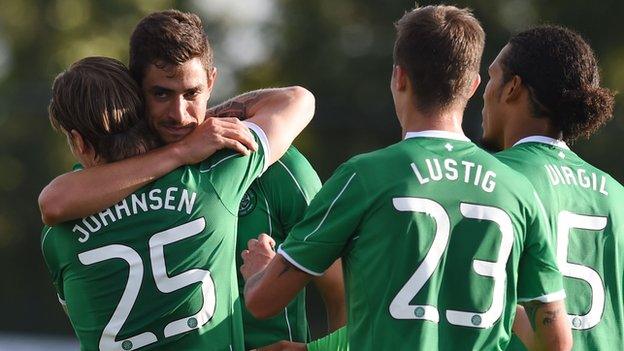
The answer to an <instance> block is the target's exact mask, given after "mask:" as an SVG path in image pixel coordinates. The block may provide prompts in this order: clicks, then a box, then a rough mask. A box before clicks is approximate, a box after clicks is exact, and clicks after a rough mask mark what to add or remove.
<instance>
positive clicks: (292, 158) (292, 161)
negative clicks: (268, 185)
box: [260, 146, 318, 181]
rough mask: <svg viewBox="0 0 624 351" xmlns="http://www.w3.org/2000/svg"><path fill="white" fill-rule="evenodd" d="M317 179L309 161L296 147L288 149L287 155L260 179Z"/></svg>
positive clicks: (270, 167)
mask: <svg viewBox="0 0 624 351" xmlns="http://www.w3.org/2000/svg"><path fill="white" fill-rule="evenodd" d="M307 177H316V178H318V175H317V174H316V171H315V170H314V167H312V165H311V164H310V162H309V161H308V159H307V158H306V157H305V156H304V155H303V154H302V153H301V152H300V151H299V150H297V148H295V147H294V146H291V147H289V148H288V150H287V151H286V153H285V154H284V155H283V156H282V157H281V158H280V159H279V160H277V161H276V162H275V163H274V164H272V165H271V166H269V168H268V169H267V170H266V172H264V174H263V175H262V176H261V177H260V179H263V180H266V179H275V180H278V181H279V180H281V179H288V178H294V179H305V178H307Z"/></svg>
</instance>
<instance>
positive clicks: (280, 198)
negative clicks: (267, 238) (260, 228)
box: [261, 147, 321, 233]
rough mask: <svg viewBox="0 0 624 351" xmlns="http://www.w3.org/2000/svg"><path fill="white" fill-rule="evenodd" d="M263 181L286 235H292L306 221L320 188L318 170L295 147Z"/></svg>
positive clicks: (263, 177) (289, 150) (271, 204)
mask: <svg viewBox="0 0 624 351" xmlns="http://www.w3.org/2000/svg"><path fill="white" fill-rule="evenodd" d="M261 181H262V183H263V185H264V188H265V189H266V190H267V192H268V194H267V195H268V197H269V198H268V199H267V200H268V201H269V204H270V207H271V208H274V209H275V212H276V213H275V214H276V216H277V218H278V219H279V223H280V225H281V226H282V232H283V233H288V232H290V230H291V229H292V228H293V227H294V225H295V224H297V223H299V222H300V221H301V220H302V219H303V216H304V214H305V211H306V209H307V208H308V205H309V204H310V202H311V201H312V199H313V198H314V196H315V195H316V193H318V191H319V190H320V189H321V180H320V179H319V177H318V175H317V174H316V171H315V170H314V168H312V165H310V163H309V162H308V160H306V159H305V157H304V156H303V155H302V154H301V153H299V151H297V149H295V148H294V147H290V149H288V151H287V152H286V154H285V155H284V156H283V157H282V158H281V159H279V160H278V161H277V162H276V163H275V164H273V166H271V167H270V168H269V169H268V170H267V172H266V173H265V174H264V175H263V176H262V178H261Z"/></svg>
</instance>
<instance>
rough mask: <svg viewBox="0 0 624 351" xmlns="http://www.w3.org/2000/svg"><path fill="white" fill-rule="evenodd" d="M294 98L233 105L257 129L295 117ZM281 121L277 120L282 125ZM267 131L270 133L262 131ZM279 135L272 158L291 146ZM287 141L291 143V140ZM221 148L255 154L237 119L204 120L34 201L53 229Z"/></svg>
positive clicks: (54, 185) (67, 179)
mask: <svg viewBox="0 0 624 351" xmlns="http://www.w3.org/2000/svg"><path fill="white" fill-rule="evenodd" d="M285 89H286V90H287V91H288V92H291V91H293V90H297V92H298V89H300V90H304V91H305V92H307V90H305V89H303V88H298V89H297V88H285ZM307 93H309V92H307ZM293 95H295V96H293ZM309 95H311V94H309ZM301 96H303V97H301ZM250 97H253V99H252V98H250ZM300 97H301V100H305V99H306V98H308V96H306V95H305V94H292V93H282V94H264V93H262V94H254V92H251V93H247V94H243V95H242V96H241V99H240V100H236V98H235V99H233V100H235V101H239V102H240V103H241V104H242V105H247V104H250V105H253V106H249V107H246V108H245V110H244V112H245V113H250V115H253V116H256V115H257V116H258V118H259V121H258V122H259V123H258V124H264V123H266V120H269V121H271V120H272V119H279V117H280V116H276V117H271V116H266V115H270V114H279V112H281V113H285V114H286V115H287V116H286V117H290V115H288V112H289V111H290V110H288V107H289V104H293V105H297V106H294V107H293V110H294V111H298V110H297V108H298V107H300V106H299V105H300V99H299V98H300ZM265 100H267V101H265ZM313 100H314V98H313V97H312V101H313ZM230 102H231V101H230ZM308 104H309V103H308ZM311 105H312V107H311V111H312V112H311V113H310V118H311V114H313V110H314V103H313V102H312V104H311ZM283 110H286V112H284V111H283ZM286 117H284V118H282V119H284V120H288V118H286ZM280 120H281V119H280ZM308 121H309V119H308ZM285 124H288V123H285ZM306 124H307V122H306ZM301 128H303V127H301ZM274 129H275V128H274ZM267 130H272V129H271V128H267ZM299 131H300V130H299ZM299 131H298V132H299ZM298 132H297V133H298ZM285 134H286V135H285V136H284V138H274V139H276V140H275V142H276V145H275V148H274V149H275V150H276V151H277V152H279V151H281V149H280V145H281V144H283V143H284V142H283V141H282V140H283V139H286V140H289V142H292V139H288V138H289V135H290V134H289V133H285ZM295 135H296V134H295ZM292 138H293V139H294V136H292ZM224 147H227V148H231V149H234V150H237V151H239V152H242V153H245V154H247V153H248V152H249V150H255V149H257V145H256V144H255V141H254V139H253V136H251V135H250V133H249V132H248V130H247V128H246V127H245V126H244V125H243V124H242V123H241V122H240V121H239V120H238V119H237V118H208V119H206V121H205V122H204V123H202V124H201V125H200V126H198V127H197V128H196V129H195V130H194V131H193V132H192V133H191V134H190V135H189V136H187V137H185V138H184V139H183V140H181V141H179V142H177V143H174V144H171V145H168V146H165V147H163V148H160V149H157V150H154V151H151V152H149V153H147V154H144V155H140V156H137V157H133V158H130V159H126V160H123V161H119V162H114V163H110V164H104V165H100V166H97V167H92V168H89V169H85V170H83V171H81V172H72V173H66V174H63V175H61V176H59V177H57V178H56V179H54V180H53V181H52V182H51V183H50V184H48V185H47V186H46V187H45V188H44V189H43V191H42V192H41V194H40V195H39V208H40V211H41V216H42V220H43V222H44V223H46V224H48V225H55V224H58V223H60V222H64V221H68V220H72V219H77V218H82V217H85V216H88V215H90V214H93V213H96V212H98V211H102V210H104V209H105V208H107V207H109V206H112V205H114V204H115V203H117V202H119V201H121V200H122V199H123V198H125V197H126V196H128V195H130V194H131V193H133V192H134V191H136V190H137V189H139V188H140V187H142V186H144V185H145V184H148V183H149V182H151V181H153V180H155V179H157V178H159V177H161V176H163V175H165V174H167V173H169V172H170V171H172V170H174V169H176V168H177V167H179V166H182V165H184V164H193V163H197V162H200V161H202V160H203V159H205V158H206V157H208V156H210V155H211V154H213V153H214V152H215V151H217V150H219V149H222V148H224ZM272 149H273V148H272ZM282 153H283V151H282Z"/></svg>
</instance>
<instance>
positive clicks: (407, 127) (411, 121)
mask: <svg viewBox="0 0 624 351" xmlns="http://www.w3.org/2000/svg"><path fill="white" fill-rule="evenodd" d="M462 118H463V111H461V110H459V111H448V112H444V113H435V114H424V113H422V112H420V111H418V110H416V109H408V110H407V111H405V113H403V116H399V122H400V123H401V129H402V132H403V137H405V134H406V133H407V132H421V131H424V130H443V131H447V132H452V133H458V134H464V131H463V130H462V127H461V123H462Z"/></svg>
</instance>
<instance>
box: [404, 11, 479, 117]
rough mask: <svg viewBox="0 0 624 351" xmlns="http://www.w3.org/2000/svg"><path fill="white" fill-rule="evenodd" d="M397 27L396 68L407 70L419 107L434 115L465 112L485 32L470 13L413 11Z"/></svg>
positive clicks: (477, 68) (477, 69) (406, 14)
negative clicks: (458, 108)
mask: <svg viewBox="0 0 624 351" xmlns="http://www.w3.org/2000/svg"><path fill="white" fill-rule="evenodd" d="M395 26H396V29H397V38H396V41H395V44H394V63H395V64H397V65H399V66H401V67H403V68H404V69H405V70H406V71H407V73H408V76H409V79H410V81H411V83H412V85H413V87H414V93H415V95H416V96H415V97H416V100H417V108H418V109H420V110H421V111H427V112H433V111H442V110H446V109H448V108H450V107H455V106H461V107H462V108H463V107H465V105H466V102H467V101H468V98H469V96H468V94H469V92H468V89H469V88H470V84H471V83H472V78H473V76H474V74H477V73H478V72H479V66H480V64H481V55H482V54H483V47H484V45H485V33H484V32H483V28H481V24H480V23H479V21H478V20H477V19H476V18H475V17H474V16H473V15H472V13H471V11H470V10H469V9H459V8H457V7H454V6H443V5H439V6H425V7H417V8H415V9H413V10H411V11H408V12H407V13H405V15H403V17H402V18H401V19H400V20H399V21H397V23H396V24H395Z"/></svg>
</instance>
